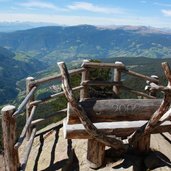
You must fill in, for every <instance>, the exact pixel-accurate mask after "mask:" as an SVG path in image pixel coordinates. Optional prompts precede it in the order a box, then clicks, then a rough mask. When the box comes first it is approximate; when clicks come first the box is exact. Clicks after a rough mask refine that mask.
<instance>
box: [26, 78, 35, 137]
mask: <svg viewBox="0 0 171 171" xmlns="http://www.w3.org/2000/svg"><path fill="white" fill-rule="evenodd" d="M33 81H34V78H33V77H27V78H26V94H27V95H28V94H29V93H30V91H31V90H32V88H33V85H31V83H32V82H33ZM32 101H34V95H32V96H31V97H30V98H29V101H28V102H27V104H26V122H27V120H28V118H29V116H30V114H31V109H32V106H30V103H31V102H32ZM30 136H31V127H30V128H28V131H27V135H26V137H27V140H28V139H29V138H30Z"/></svg>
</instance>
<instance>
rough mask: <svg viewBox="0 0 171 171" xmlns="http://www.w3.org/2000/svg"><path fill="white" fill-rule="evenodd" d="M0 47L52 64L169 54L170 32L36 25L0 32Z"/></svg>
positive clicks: (127, 28) (86, 26)
mask: <svg viewBox="0 0 171 171" xmlns="http://www.w3.org/2000/svg"><path fill="white" fill-rule="evenodd" d="M0 46H3V47H6V48H9V49H12V50H14V51H17V52H19V51H24V52H27V53H28V54H29V55H30V56H32V57H35V58H39V59H40V60H42V61H44V62H46V63H48V64H50V65H51V64H53V63H54V62H56V61H57V60H61V59H63V60H66V61H67V60H75V59H80V58H108V57H109V58H111V57H137V56H138V57H142V56H144V57H151V58H167V57H171V33H170V32H166V31H163V30H158V29H152V28H148V27H130V26H125V27H108V28H103V27H95V26H89V25H81V26H72V27H62V26H49V27H39V28H34V29H29V30H24V31H15V32H11V33H0Z"/></svg>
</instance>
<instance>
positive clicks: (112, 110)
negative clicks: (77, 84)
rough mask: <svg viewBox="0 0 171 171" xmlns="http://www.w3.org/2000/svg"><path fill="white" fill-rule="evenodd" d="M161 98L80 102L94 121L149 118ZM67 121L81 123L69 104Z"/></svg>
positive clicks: (157, 106)
mask: <svg viewBox="0 0 171 171" xmlns="http://www.w3.org/2000/svg"><path fill="white" fill-rule="evenodd" d="M161 101H162V100H161V99H107V100H94V99H87V100H84V101H82V102H80V103H79V104H80V105H81V106H82V107H83V108H84V110H85V111H86V113H87V116H88V118H89V119H90V120H91V121H92V122H93V123H96V122H112V121H124V120H127V121H134V120H135V121H136V120H148V119H150V118H151V116H152V115H153V113H154V112H155V111H156V110H157V109H158V108H159V106H160V104H161ZM67 123H68V124H76V123H80V119H79V117H78V116H77V115H76V114H75V112H74V110H73V109H72V106H71V105H70V104H69V103H68V106H67Z"/></svg>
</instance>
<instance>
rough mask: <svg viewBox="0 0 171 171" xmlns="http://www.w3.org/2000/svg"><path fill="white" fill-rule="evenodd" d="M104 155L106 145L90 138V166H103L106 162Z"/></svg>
mask: <svg viewBox="0 0 171 171" xmlns="http://www.w3.org/2000/svg"><path fill="white" fill-rule="evenodd" d="M104 157H105V145H104V144H102V143H100V142H98V141H96V140H95V139H89V140H88V145H87V160H88V162H89V165H90V167H91V168H93V169H97V168H99V167H101V166H102V165H103V163H104Z"/></svg>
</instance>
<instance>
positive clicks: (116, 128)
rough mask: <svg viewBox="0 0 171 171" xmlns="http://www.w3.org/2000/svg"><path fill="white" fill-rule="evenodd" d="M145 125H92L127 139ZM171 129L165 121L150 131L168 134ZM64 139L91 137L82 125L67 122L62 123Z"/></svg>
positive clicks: (118, 123)
mask: <svg viewBox="0 0 171 171" xmlns="http://www.w3.org/2000/svg"><path fill="white" fill-rule="evenodd" d="M145 123H147V121H122V122H121V121H120V122H101V123H94V125H95V126H96V128H97V129H99V130H100V131H102V132H104V133H105V134H106V135H108V136H109V135H110V136H111V135H114V136H117V137H123V138H125V137H128V136H130V135H131V134H132V133H133V132H134V131H135V130H137V129H138V128H139V127H141V126H142V125H144V124H145ZM170 129H171V122H170V121H166V122H164V123H162V124H161V126H159V127H156V128H155V129H153V130H152V132H151V133H152V134H157V133H161V132H168V131H170ZM63 131H64V137H65V138H67V139H91V138H92V137H91V136H90V135H89V134H88V133H87V132H86V130H85V128H84V126H83V125H82V124H73V125H68V124H67V121H66V120H64V121H63Z"/></svg>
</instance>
